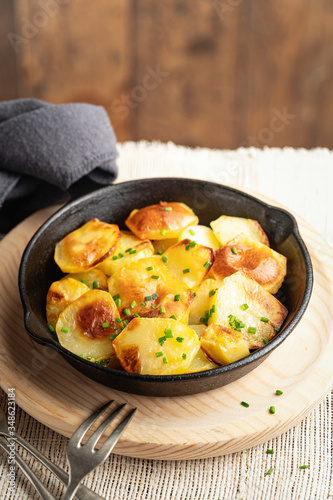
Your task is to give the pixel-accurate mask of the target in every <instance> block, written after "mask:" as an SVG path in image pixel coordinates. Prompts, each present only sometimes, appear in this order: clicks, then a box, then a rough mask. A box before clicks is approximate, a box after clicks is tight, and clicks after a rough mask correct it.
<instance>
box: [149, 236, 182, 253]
mask: <svg viewBox="0 0 333 500" xmlns="http://www.w3.org/2000/svg"><path fill="white" fill-rule="evenodd" d="M176 243H178V239H177V238H170V239H167V240H154V241H153V245H154V249H155V253H159V254H161V253H164V252H165V251H166V250H167V249H168V248H169V247H172V246H173V245H175V244H176Z"/></svg>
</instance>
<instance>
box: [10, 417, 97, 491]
mask: <svg viewBox="0 0 333 500" xmlns="http://www.w3.org/2000/svg"><path fill="white" fill-rule="evenodd" d="M1 436H4V437H6V438H7V439H11V438H12V436H11V435H10V434H9V432H8V423H7V418H6V415H5V413H4V411H3V410H2V408H0V446H1V448H3V449H4V451H6V452H7V453H8V448H7V441H5V440H4V438H1ZM15 441H16V442H17V444H19V445H20V446H22V447H23V448H25V449H26V450H27V451H28V452H29V453H31V455H33V456H34V457H35V458H36V459H37V460H39V461H40V462H41V463H42V464H43V465H44V466H45V467H46V468H47V469H49V470H50V471H51V472H52V473H53V474H54V475H55V476H56V477H57V478H58V479H59V480H60V481H61V482H62V483H63V484H64V485H66V486H67V484H68V481H69V477H68V474H67V473H66V472H65V471H64V470H62V469H61V468H60V467H58V466H57V465H55V464H54V463H52V462H51V460H49V459H48V458H46V457H45V456H44V455H43V454H42V453H41V452H40V451H38V450H37V449H36V448H34V447H33V446H32V445H31V444H29V443H28V442H27V441H25V440H24V439H23V438H21V436H18V435H15ZM5 448H6V449H5ZM16 458H18V461H21V460H22V458H21V457H20V455H18V454H16ZM23 464H24V465H23V468H27V469H28V471H29V472H27V473H28V474H30V472H31V474H32V471H31V470H30V469H29V468H28V466H27V464H26V463H25V462H23ZM18 465H19V467H20V464H19V463H18ZM24 466H25V467H24ZM24 473H25V472H24ZM25 475H27V474H26V473H25ZM27 477H28V476H27ZM28 479H29V480H30V478H29V477H28ZM34 486H35V487H36V485H35V484H34ZM37 491H38V490H37ZM76 498H78V500H103V498H102V497H101V496H100V495H97V493H94V492H93V491H91V490H90V489H89V488H87V487H86V486H84V485H80V487H79V489H78V491H77V492H76Z"/></svg>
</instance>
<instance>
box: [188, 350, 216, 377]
mask: <svg viewBox="0 0 333 500" xmlns="http://www.w3.org/2000/svg"><path fill="white" fill-rule="evenodd" d="M218 367H219V365H217V364H216V363H214V361H211V360H210V359H209V358H207V356H206V354H205V353H204V351H203V350H202V349H199V351H198V352H197V354H196V356H195V358H194V359H193V361H192V363H191V364H190V366H189V367H188V370H187V373H195V372H203V371H205V370H212V369H213V368H218Z"/></svg>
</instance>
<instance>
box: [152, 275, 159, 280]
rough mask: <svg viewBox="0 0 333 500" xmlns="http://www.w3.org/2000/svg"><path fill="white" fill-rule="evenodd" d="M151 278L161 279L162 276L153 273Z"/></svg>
mask: <svg viewBox="0 0 333 500" xmlns="http://www.w3.org/2000/svg"><path fill="white" fill-rule="evenodd" d="M151 279H153V280H159V279H160V277H159V276H156V275H155V274H153V275H152V276H151Z"/></svg>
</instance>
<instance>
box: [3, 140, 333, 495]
mask: <svg viewBox="0 0 333 500" xmlns="http://www.w3.org/2000/svg"><path fill="white" fill-rule="evenodd" d="M119 151H120V161H119V166H120V176H119V180H125V179H129V178H140V177H159V176H184V177H197V178H206V179H207V180H211V181H218V182H222V183H227V184H233V185H237V186H239V187H240V188H242V189H251V190H255V191H257V192H261V193H263V194H265V196H268V197H271V198H272V199H277V200H278V201H279V202H281V203H282V204H284V205H285V206H287V207H288V208H290V209H291V210H293V211H295V212H296V213H298V214H300V215H302V216H303V217H304V218H305V219H307V220H308V221H309V222H310V224H312V225H313V226H315V227H316V229H317V231H319V232H320V233H321V234H323V235H324V237H326V240H327V241H328V242H329V243H331V244H332V242H333V221H332V218H330V216H331V215H332V213H333V197H332V195H331V192H330V188H331V186H332V185H333V177H332V175H333V170H332V164H333V153H332V152H329V151H327V150H324V149H316V150H313V151H305V150H297V151H295V150H292V149H284V150H280V149H265V150H263V151H261V150H255V149H252V148H251V149H248V150H245V149H241V150H238V151H232V152H230V151H211V150H207V149H195V150H193V149H189V148H184V147H177V146H175V145H174V144H171V143H170V144H159V143H153V144H149V143H145V142H141V143H138V144H134V143H126V144H124V145H121V146H119ZM0 405H1V407H2V408H3V409H4V410H6V408H7V398H6V395H5V394H4V393H3V392H1V396H0ZM332 410H333V393H331V394H329V395H328V396H327V397H326V399H325V400H324V401H323V402H322V403H321V404H320V405H319V406H318V407H317V408H316V409H315V410H314V411H313V412H312V413H311V414H310V415H309V416H308V417H307V418H305V419H304V420H303V421H302V422H301V423H300V424H299V425H297V426H296V427H294V428H293V429H291V430H289V431H288V432H286V433H285V434H283V435H282V436H280V437H278V438H276V439H273V440H271V441H269V442H267V443H265V444H263V445H260V446H257V447H255V448H252V449H250V450H247V451H243V452H239V453H234V454H231V455H227V456H223V457H218V458H209V459H202V460H193V461H152V460H142V459H134V458H126V457H121V456H117V455H112V456H111V457H110V459H109V460H108V461H107V462H106V463H105V464H103V465H102V466H101V467H99V468H98V469H97V470H95V471H94V472H93V473H91V474H90V475H89V476H88V477H87V478H86V479H85V484H86V485H87V486H89V487H90V488H91V489H93V490H94V491H96V492H97V493H99V494H100V495H101V496H103V497H105V498H106V499H110V500H111V499H112V500H257V499H262V500H264V499H267V498H271V499H274V500H289V499H292V500H294V499H295V500H296V499H297V500H301V499H302V500H303V499H304V500H307V499H313V500H314V499H315V500H327V499H328V498H333V484H332V464H333V433H332V430H333V426H332V414H333V411H332ZM16 429H17V432H18V434H20V435H21V436H23V437H24V438H25V439H27V440H28V441H29V442H30V443H31V444H33V445H34V446H36V447H37V448H38V449H39V450H40V451H42V452H43V453H44V454H45V455H46V456H48V457H49V458H50V459H51V460H52V461H53V462H55V463H56V464H58V465H59V466H60V467H63V468H64V469H66V458H65V447H66V442H67V439H66V438H64V437H63V436H61V435H59V434H57V433H55V432H53V431H52V430H50V429H48V428H47V427H45V426H44V425H42V424H40V423H39V422H37V421H36V420H35V419H33V418H31V417H30V416H29V415H27V414H26V413H25V412H24V411H23V410H21V409H19V408H17V414H16ZM268 448H269V449H273V450H274V452H275V453H274V455H267V453H266V450H267V449H268ZM22 456H23V457H26V458H27V460H28V463H29V465H30V466H31V467H32V468H33V470H34V471H35V472H36V473H37V474H38V475H39V476H40V477H41V478H42V479H43V481H44V483H45V484H46V485H47V486H48V487H49V489H50V491H51V492H52V493H53V495H54V496H55V498H57V499H59V500H60V498H61V495H62V493H63V487H62V486H61V485H60V484H59V483H58V481H57V480H55V479H54V478H53V476H52V475H51V474H49V473H48V471H47V470H46V469H45V468H43V467H41V466H40V465H39V464H38V462H36V461H35V460H34V459H32V458H31V457H30V459H29V457H28V456H27V454H26V453H25V452H22ZM300 465H309V466H310V468H309V469H305V470H300V469H299V466H300ZM270 468H273V472H272V474H271V475H269V476H266V475H265V474H266V472H267V470H268V469H270ZM7 474H8V464H7V458H6V456H5V455H4V454H2V453H1V452H0V499H1V500H13V499H15V500H21V499H22V500H23V499H24V500H25V499H37V498H39V496H38V495H37V493H35V491H34V489H33V487H31V486H30V485H29V484H28V483H27V481H26V480H25V478H24V476H23V475H22V474H21V473H20V471H17V474H16V490H15V493H14V494H12V493H10V492H9V490H8V484H9V483H8V476H7Z"/></svg>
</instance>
